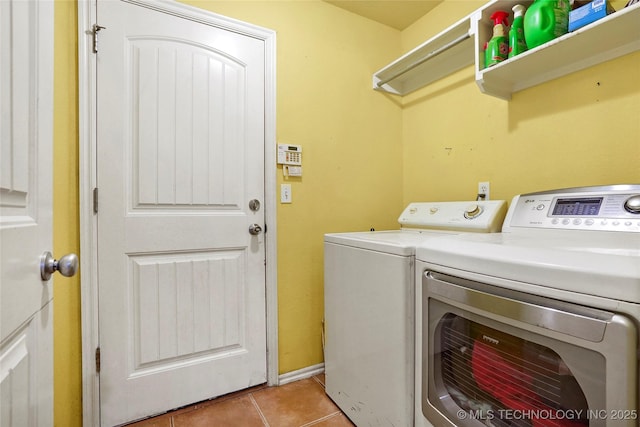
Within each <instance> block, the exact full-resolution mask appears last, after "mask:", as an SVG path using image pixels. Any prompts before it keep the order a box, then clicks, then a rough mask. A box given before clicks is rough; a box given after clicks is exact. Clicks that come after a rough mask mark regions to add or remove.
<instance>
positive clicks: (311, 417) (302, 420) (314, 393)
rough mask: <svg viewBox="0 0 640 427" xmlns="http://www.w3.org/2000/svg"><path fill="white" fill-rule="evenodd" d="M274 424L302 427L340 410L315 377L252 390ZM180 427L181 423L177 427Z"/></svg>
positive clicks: (263, 411) (279, 426) (262, 409)
mask: <svg viewBox="0 0 640 427" xmlns="http://www.w3.org/2000/svg"><path fill="white" fill-rule="evenodd" d="M252 395H253V398H254V399H255V401H256V402H257V404H258V406H259V407H260V410H261V411H262V413H263V414H264V416H265V418H266V420H267V422H268V423H269V425H270V426H271V427H300V426H302V425H304V424H308V423H310V422H313V421H315V420H318V419H320V418H324V417H326V416H328V415H331V414H334V413H336V412H339V409H338V407H337V406H336V405H335V404H334V403H333V402H332V401H331V399H329V398H328V397H327V395H326V394H325V393H324V388H323V387H322V385H320V384H319V383H318V382H317V381H316V380H315V379H313V378H307V379H304V380H300V381H296V382H293V383H290V384H286V385H283V386H280V387H272V388H268V389H265V390H261V391H258V392H256V393H252ZM176 427H178V426H176Z"/></svg>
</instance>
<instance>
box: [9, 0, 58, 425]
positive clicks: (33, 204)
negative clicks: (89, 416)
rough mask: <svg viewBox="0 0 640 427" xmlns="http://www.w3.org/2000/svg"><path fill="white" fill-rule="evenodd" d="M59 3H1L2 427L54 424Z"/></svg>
mask: <svg viewBox="0 0 640 427" xmlns="http://www.w3.org/2000/svg"><path fill="white" fill-rule="evenodd" d="M52 17H53V3H52V2H48V1H42V2H40V1H30V2H25V1H0V118H1V119H0V425H2V426H3V427H4V426H7V427H12V426H51V425H52V424H53V373H52V372H53V352H52V349H53V348H52V347H53V346H52V340H53V335H52V333H53V325H52V320H53V316H52V310H53V304H52V300H53V294H52V289H51V282H50V281H49V282H44V281H42V279H41V278H40V270H39V261H40V255H41V254H42V253H43V252H44V251H50V250H51V249H52V243H53V242H52V240H53V239H52V237H53V234H52V200H51V189H52V184H51V180H52V177H53V174H52V170H53V167H52V166H53V165H52V162H51V155H52V135H53V126H52V114H51V112H52V110H53V109H52V103H53V99H52V84H53V72H52V70H53V56H52V50H53V43H52V42H51V41H52V40H53V18H52Z"/></svg>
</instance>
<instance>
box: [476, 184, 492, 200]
mask: <svg viewBox="0 0 640 427" xmlns="http://www.w3.org/2000/svg"><path fill="white" fill-rule="evenodd" d="M489 190H490V187H489V181H483V182H479V183H478V194H484V198H482V197H481V196H478V200H489Z"/></svg>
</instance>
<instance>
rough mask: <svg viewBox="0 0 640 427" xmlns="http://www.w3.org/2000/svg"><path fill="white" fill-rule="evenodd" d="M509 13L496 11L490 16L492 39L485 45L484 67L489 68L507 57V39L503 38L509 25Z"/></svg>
mask: <svg viewBox="0 0 640 427" xmlns="http://www.w3.org/2000/svg"><path fill="white" fill-rule="evenodd" d="M508 16H509V13H507V12H505V11H502V10H498V11H496V12H494V13H493V15H491V19H492V20H493V37H492V38H491V40H489V43H488V44H487V53H486V54H485V64H484V65H485V67H491V66H492V65H496V64H497V63H498V62H502V61H504V60H505V59H507V56H508V55H509V38H508V37H507V36H505V26H508V25H509V22H508V21H507V17H508Z"/></svg>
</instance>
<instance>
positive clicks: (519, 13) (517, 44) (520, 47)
mask: <svg viewBox="0 0 640 427" xmlns="http://www.w3.org/2000/svg"><path fill="white" fill-rule="evenodd" d="M512 9H513V24H511V29H510V30H509V58H513V57H514V56H516V55H520V54H521V53H522V52H524V51H526V50H527V43H526V41H525V39H524V11H525V7H524V6H523V5H521V4H517V5H515V6H513V8H512Z"/></svg>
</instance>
